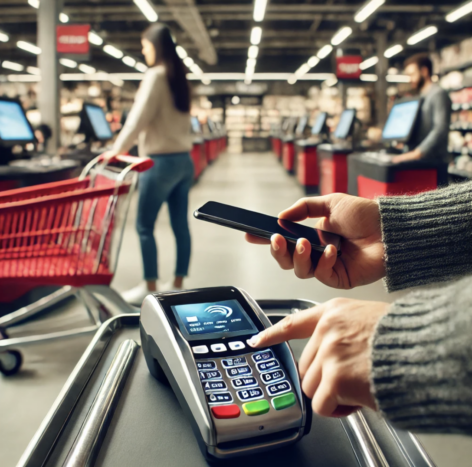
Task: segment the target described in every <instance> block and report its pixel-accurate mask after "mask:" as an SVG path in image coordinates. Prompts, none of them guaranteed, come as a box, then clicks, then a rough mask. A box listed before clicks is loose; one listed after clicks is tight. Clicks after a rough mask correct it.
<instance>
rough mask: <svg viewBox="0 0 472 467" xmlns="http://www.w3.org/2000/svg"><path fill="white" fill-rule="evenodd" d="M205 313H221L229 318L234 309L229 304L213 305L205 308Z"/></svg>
mask: <svg viewBox="0 0 472 467" xmlns="http://www.w3.org/2000/svg"><path fill="white" fill-rule="evenodd" d="M205 313H211V314H214V313H219V314H222V315H224V316H225V317H226V318H229V317H230V316H231V315H232V314H233V310H232V309H231V308H230V307H229V306H223V305H212V306H209V307H208V308H207V309H206V310H205Z"/></svg>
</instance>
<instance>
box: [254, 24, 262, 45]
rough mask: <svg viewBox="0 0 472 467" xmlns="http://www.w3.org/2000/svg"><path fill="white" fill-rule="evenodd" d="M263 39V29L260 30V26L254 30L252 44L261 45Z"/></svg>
mask: <svg viewBox="0 0 472 467" xmlns="http://www.w3.org/2000/svg"><path fill="white" fill-rule="evenodd" d="M261 38H262V28H260V27H259V26H256V27H254V28H252V31H251V44H252V45H259V43H260V42H261Z"/></svg>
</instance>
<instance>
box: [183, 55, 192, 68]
mask: <svg viewBox="0 0 472 467" xmlns="http://www.w3.org/2000/svg"><path fill="white" fill-rule="evenodd" d="M184 63H185V66H186V67H187V68H190V67H191V66H192V65H193V64H194V61H193V58H192V57H185V58H184Z"/></svg>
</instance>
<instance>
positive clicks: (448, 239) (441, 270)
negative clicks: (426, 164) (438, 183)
mask: <svg viewBox="0 0 472 467" xmlns="http://www.w3.org/2000/svg"><path fill="white" fill-rule="evenodd" d="M378 203H379V206H380V219H381V226H382V237H383V238H382V240H383V242H384V245H385V263H386V273H387V274H386V279H385V281H386V285H387V288H388V290H389V291H390V292H392V291H395V290H401V289H404V288H407V287H415V286H419V285H425V284H429V283H432V282H439V281H448V280H451V279H453V278H455V277H459V276H463V275H465V274H468V273H470V272H472V183H463V184H457V185H452V186H450V187H448V188H444V189H440V190H436V191H432V192H428V193H422V194H420V195H415V196H392V197H381V198H379V199H378Z"/></svg>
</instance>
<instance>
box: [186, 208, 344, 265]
mask: <svg viewBox="0 0 472 467" xmlns="http://www.w3.org/2000/svg"><path fill="white" fill-rule="evenodd" d="M193 215H194V216H195V217H196V218H197V219H200V220H203V221H207V222H212V223H213V224H219V225H222V226H224V227H230V228H232V229H236V230H241V231H243V232H247V233H249V234H251V235H255V236H256V237H261V238H266V239H270V238H271V237H272V235H274V234H280V235H282V236H283V237H284V238H285V239H286V240H287V242H288V245H289V249H290V251H292V252H293V250H294V248H295V245H296V243H297V240H298V239H299V238H306V239H307V240H308V241H309V242H310V243H311V251H312V253H311V259H312V261H313V265H314V266H315V267H316V264H318V260H319V259H320V258H321V255H322V254H323V251H324V249H325V248H326V247H327V246H328V245H334V246H335V247H336V249H337V250H338V256H339V255H341V249H340V248H341V237H340V236H339V235H336V234H333V233H331V232H326V231H324V230H319V229H314V228H312V227H307V226H306V225H302V224H297V223H296V222H292V221H288V220H284V219H279V218H277V217H272V216H267V215H266V214H260V213H258V212H254V211H249V210H247V209H241V208H237V207H236V206H230V205H229V204H222V203H217V202H216V201H209V202H208V203H206V204H205V205H203V206H202V207H201V208H199V209H197V210H196V211H195V212H194V214H193Z"/></svg>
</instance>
